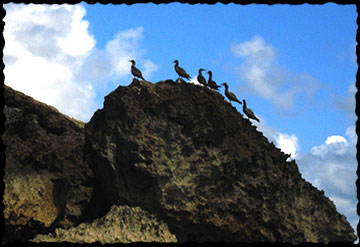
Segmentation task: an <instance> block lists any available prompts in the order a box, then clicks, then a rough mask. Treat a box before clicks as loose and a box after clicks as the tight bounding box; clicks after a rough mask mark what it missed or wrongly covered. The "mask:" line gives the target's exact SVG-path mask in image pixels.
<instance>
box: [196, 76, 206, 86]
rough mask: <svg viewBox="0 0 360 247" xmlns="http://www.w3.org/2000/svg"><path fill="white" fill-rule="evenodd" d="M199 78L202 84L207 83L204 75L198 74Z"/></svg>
mask: <svg viewBox="0 0 360 247" xmlns="http://www.w3.org/2000/svg"><path fill="white" fill-rule="evenodd" d="M197 80H198V82H200V83H201V84H204V85H206V80H205V78H204V77H203V76H202V75H198V77H197Z"/></svg>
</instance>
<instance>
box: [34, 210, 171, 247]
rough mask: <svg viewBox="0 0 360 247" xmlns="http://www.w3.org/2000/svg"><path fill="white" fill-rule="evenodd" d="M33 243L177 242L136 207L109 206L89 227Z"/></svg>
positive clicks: (61, 231)
mask: <svg viewBox="0 0 360 247" xmlns="http://www.w3.org/2000/svg"><path fill="white" fill-rule="evenodd" d="M32 241H33V242H44V241H45V242H72V243H94V242H100V243H102V244H112V243H119V242H121V243H131V242H177V239H176V237H175V236H174V235H173V234H172V233H171V232H170V231H169V229H168V226H167V225H166V223H164V222H162V221H161V220H158V219H157V218H156V216H155V215H153V214H150V213H148V212H147V211H144V210H142V209H141V208H139V207H129V206H112V207H111V209H110V211H109V212H108V213H107V214H106V215H105V216H103V217H101V218H98V219H96V220H94V221H93V222H92V223H81V224H80V225H78V226H76V227H71V228H69V229H68V230H64V229H61V228H59V229H56V230H55V232H54V233H51V234H48V235H40V234H39V235H37V236H36V237H35V238H34V239H33V240H32Z"/></svg>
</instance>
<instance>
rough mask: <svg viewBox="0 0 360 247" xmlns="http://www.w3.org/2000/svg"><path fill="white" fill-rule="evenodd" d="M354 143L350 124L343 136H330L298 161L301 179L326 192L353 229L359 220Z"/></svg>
mask: <svg viewBox="0 0 360 247" xmlns="http://www.w3.org/2000/svg"><path fill="white" fill-rule="evenodd" d="M356 143H357V135H356V132H355V126H354V125H352V126H349V127H348V128H347V130H346V133H345V136H340V135H333V136H329V137H328V138H327V139H326V140H325V142H324V143H323V144H321V145H319V146H315V147H313V148H312V149H311V151H310V152H309V153H308V154H305V155H303V156H302V157H300V158H299V159H298V160H297V163H298V165H299V170H300V171H301V173H302V174H303V177H304V178H305V179H306V180H307V181H309V182H311V183H312V184H313V185H314V186H316V187H317V188H318V189H321V190H324V191H325V195H326V196H328V197H329V198H330V199H331V200H333V201H334V203H335V205H336V207H337V209H338V211H339V212H340V213H342V214H344V215H345V216H346V217H347V218H348V220H349V222H350V223H351V225H352V226H353V227H354V229H356V226H357V223H358V221H359V216H358V215H357V213H356V205H357V202H358V201H357V199H356V185H355V182H356V179H357V175H356V169H357V160H356Z"/></svg>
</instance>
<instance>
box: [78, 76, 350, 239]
mask: <svg viewBox="0 0 360 247" xmlns="http://www.w3.org/2000/svg"><path fill="white" fill-rule="evenodd" d="M85 140H86V141H85V142H86V153H89V154H90V156H89V161H88V162H89V165H90V166H91V168H92V169H93V171H94V174H95V176H96V179H97V180H98V181H99V183H100V186H101V188H102V192H103V193H104V195H105V198H106V202H107V204H108V205H112V204H116V205H129V206H132V207H135V206H140V207H141V208H143V209H145V210H148V211H149V212H151V213H153V214H156V215H157V216H158V217H159V218H160V219H162V220H164V222H166V223H167V224H168V225H169V227H170V231H171V232H172V233H174V234H175V235H176V237H177V239H178V241H179V242H187V241H199V242H203V241H227V242H231V241H236V242H239V241H248V242H252V241H282V242H291V243H300V242H304V241H306V242H325V243H326V242H331V241H350V242H352V241H354V240H355V239H356V237H355V235H354V231H353V229H352V228H351V226H350V224H349V223H348V222H347V221H346V218H345V217H344V216H343V215H341V214H339V213H338V212H337V211H336V208H335V205H334V204H333V202H332V201H330V200H329V199H328V198H327V197H325V196H324V193H323V192H322V191H319V190H317V189H316V188H315V187H313V186H312V185H311V184H310V183H308V182H306V181H305V180H304V179H303V178H302V177H301V174H300V173H299V171H298V167H297V164H296V163H295V162H294V161H292V162H287V161H286V160H287V158H288V156H287V155H285V154H284V153H282V152H281V151H280V150H279V149H277V148H276V147H275V146H274V145H273V144H272V143H269V141H268V140H267V139H266V138H265V137H264V136H263V135H262V133H260V132H258V131H256V127H254V126H252V125H251V123H250V121H249V120H248V119H246V118H244V117H243V116H242V114H240V113H239V112H237V110H236V109H235V108H234V107H232V106H231V104H230V103H228V102H226V101H225V100H224V97H223V96H222V95H221V94H220V93H217V92H214V91H211V90H209V89H207V88H203V87H201V86H197V85H193V84H189V83H175V82H173V81H171V80H167V81H161V82H158V83H156V84H151V83H148V82H145V81H141V82H140V81H138V80H133V82H132V84H131V85H130V86H127V87H123V86H119V87H118V88H117V89H116V90H114V91H113V92H112V93H110V94H109V95H108V96H106V97H105V102H104V107H103V109H101V110H98V111H97V112H96V113H95V114H94V116H93V117H92V119H91V121H90V122H89V123H87V124H86V125H85Z"/></svg>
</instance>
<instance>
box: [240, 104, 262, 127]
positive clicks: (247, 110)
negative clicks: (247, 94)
mask: <svg viewBox="0 0 360 247" xmlns="http://www.w3.org/2000/svg"><path fill="white" fill-rule="evenodd" d="M243 102H244V104H243V111H244V113H245V115H246V116H247V117H248V118H251V119H254V120H256V121H258V122H260V120H259V119H258V118H257V117H256V116H255V114H254V112H253V111H252V110H251V109H249V108H247V107H246V101H245V100H244V99H243Z"/></svg>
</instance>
